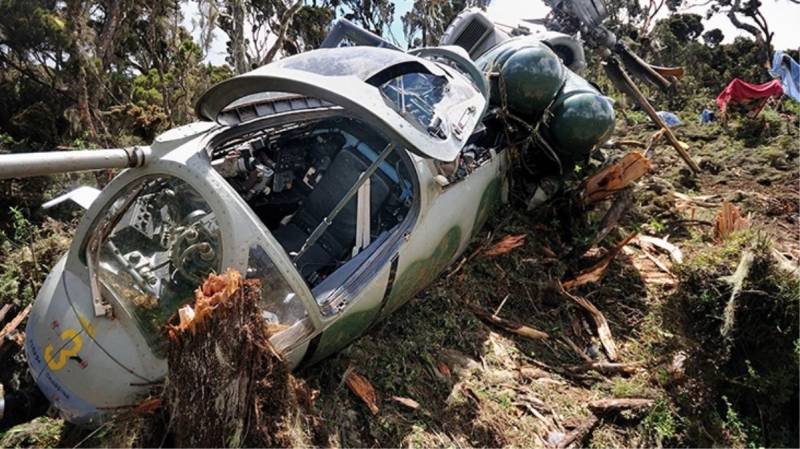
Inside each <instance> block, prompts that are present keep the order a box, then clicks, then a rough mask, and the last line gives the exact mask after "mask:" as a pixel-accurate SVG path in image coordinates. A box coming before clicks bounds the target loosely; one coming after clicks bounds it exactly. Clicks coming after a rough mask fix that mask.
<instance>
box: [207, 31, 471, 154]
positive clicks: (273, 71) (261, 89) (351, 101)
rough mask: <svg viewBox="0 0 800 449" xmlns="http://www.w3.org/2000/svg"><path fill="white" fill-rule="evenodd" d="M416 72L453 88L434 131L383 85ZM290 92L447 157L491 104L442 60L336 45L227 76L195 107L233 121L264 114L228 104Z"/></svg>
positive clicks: (439, 105) (439, 107)
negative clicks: (384, 90)
mask: <svg viewBox="0 0 800 449" xmlns="http://www.w3.org/2000/svg"><path fill="white" fill-rule="evenodd" d="M412 73H421V74H427V75H430V76H433V77H437V78H441V79H442V80H444V81H445V82H446V83H447V84H448V86H449V87H448V88H447V89H446V90H445V92H446V93H445V96H446V98H447V101H440V102H438V103H437V105H436V110H435V111H433V112H435V117H433V118H438V119H441V120H437V121H436V122H437V128H436V133H435V135H434V134H433V133H432V132H431V131H430V129H426V126H425V125H427V123H417V122H415V121H414V120H413V119H412V117H410V116H409V114H405V113H404V112H406V111H405V110H404V109H400V110H398V109H399V108H398V107H397V105H396V104H393V102H392V101H391V99H389V98H387V97H386V96H385V95H383V94H382V92H381V90H380V86H381V85H383V84H385V83H386V82H388V81H390V80H394V79H397V78H398V77H400V76H403V75H404V74H412ZM287 97H288V98H291V97H299V98H312V99H316V100H315V101H317V103H319V104H324V105H328V106H330V105H335V106H339V107H342V108H343V110H344V111H346V113H347V115H350V116H353V117H355V118H358V119H360V120H362V121H363V122H364V123H366V124H368V125H371V126H374V127H376V129H378V130H380V131H381V132H383V133H384V134H385V135H386V136H387V137H392V138H394V139H395V140H397V141H398V143H400V144H402V145H403V146H405V147H406V148H407V149H408V150H409V151H411V152H413V153H416V154H418V155H419V156H422V157H426V158H432V159H437V160H442V161H452V160H454V159H455V158H456V156H457V155H458V153H459V152H460V151H461V148H462V146H463V145H464V143H465V142H466V140H467V137H468V136H469V135H470V134H471V133H472V130H473V129H474V127H475V126H476V125H477V123H478V122H479V121H480V118H481V117H480V116H481V114H482V112H483V110H484V106H485V105H486V98H485V97H484V96H483V95H482V94H481V93H480V92H479V91H478V90H477V89H476V88H475V87H474V86H473V84H472V83H471V82H470V81H469V80H468V79H467V78H466V77H464V76H462V75H461V74H459V73H458V72H456V71H454V70H452V69H450V68H445V67H444V66H441V65H440V64H438V63H435V62H432V61H428V60H425V59H423V58H420V57H416V56H414V55H411V54H408V53H404V52H401V51H397V50H389V49H385V48H376V47H339V48H328V49H319V50H313V51H310V52H306V53H302V54H299V55H295V56H291V57H288V58H286V59H282V60H279V61H276V62H274V63H271V64H268V65H266V66H263V67H260V68H258V69H256V70H253V71H251V72H248V73H244V74H242V75H239V76H236V77H233V78H230V79H228V80H226V81H223V82H221V83H219V84H217V85H215V86H214V87H212V88H211V89H209V90H208V91H207V92H206V93H205V94H203V96H202V97H201V98H200V100H199V101H198V103H197V105H196V113H197V115H198V116H199V117H201V118H203V119H206V120H213V121H217V122H219V123H221V124H223V125H229V126H236V125H238V124H240V123H243V122H245V121H249V120H253V119H256V118H259V116H258V115H257V114H247V115H244V114H231V113H229V111H230V110H231V109H233V108H237V107H240V106H243V105H248V104H255V103H259V102H263V101H271V100H276V99H279V98H287ZM315 104H316V103H315ZM301 109H302V108H301ZM226 112H228V113H226ZM442 123H443V125H442Z"/></svg>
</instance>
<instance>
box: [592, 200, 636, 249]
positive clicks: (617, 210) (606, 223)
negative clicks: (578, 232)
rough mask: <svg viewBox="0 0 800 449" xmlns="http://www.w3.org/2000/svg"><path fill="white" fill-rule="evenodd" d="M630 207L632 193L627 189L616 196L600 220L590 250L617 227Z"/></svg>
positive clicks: (631, 204)
mask: <svg viewBox="0 0 800 449" xmlns="http://www.w3.org/2000/svg"><path fill="white" fill-rule="evenodd" d="M631 206H633V192H632V191H631V189H630V188H628V189H625V190H623V191H621V192H620V193H619V194H618V195H617V197H616V199H614V202H613V203H612V204H611V207H609V208H608V210H607V211H606V214H605V215H603V219H602V220H600V230H599V231H597V234H596V235H595V236H594V240H592V244H591V245H589V247H590V248H591V247H592V246H594V245H597V244H598V243H600V242H601V241H602V240H603V239H604V238H606V236H607V235H608V234H609V233H610V232H611V231H613V230H614V229H615V228H616V227H617V226H619V220H620V219H621V218H622V216H623V215H625V212H627V211H628V209H630V208H631Z"/></svg>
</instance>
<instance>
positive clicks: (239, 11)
mask: <svg viewBox="0 0 800 449" xmlns="http://www.w3.org/2000/svg"><path fill="white" fill-rule="evenodd" d="M231 10H232V11H231V18H232V19H233V36H232V37H231V47H232V48H231V50H232V51H231V55H232V56H233V68H234V70H236V73H237V74H242V73H244V72H246V71H247V48H245V41H244V16H245V10H244V1H243V0H231Z"/></svg>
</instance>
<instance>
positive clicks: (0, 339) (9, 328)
mask: <svg viewBox="0 0 800 449" xmlns="http://www.w3.org/2000/svg"><path fill="white" fill-rule="evenodd" d="M30 311H31V305H30V304H28V305H27V307H25V308H24V309H22V312H20V313H18V314H17V316H15V317H14V318H13V319H12V320H11V321H9V322H8V324H6V325H5V327H3V330H2V331H0V349H3V345H4V344H5V341H6V337H7V336H8V335H9V334H10V333H11V332H14V331H15V330H17V328H18V327H19V325H20V324H22V322H23V321H24V320H25V318H27V317H28V314H29V313H30Z"/></svg>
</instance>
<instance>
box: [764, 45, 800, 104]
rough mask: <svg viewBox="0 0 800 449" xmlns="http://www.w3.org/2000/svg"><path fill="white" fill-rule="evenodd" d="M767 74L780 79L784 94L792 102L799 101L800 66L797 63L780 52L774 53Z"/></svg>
mask: <svg viewBox="0 0 800 449" xmlns="http://www.w3.org/2000/svg"><path fill="white" fill-rule="evenodd" d="M769 73H770V74H771V75H772V76H774V77H776V78H780V79H781V85H782V86H783V93H784V94H786V95H788V96H789V97H790V98H791V99H793V100H794V101H800V64H798V63H797V61H795V60H794V59H792V58H791V56H789V55H787V54H786V53H784V52H782V51H776V52H775V55H774V56H773V57H772V69H770V71H769Z"/></svg>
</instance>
